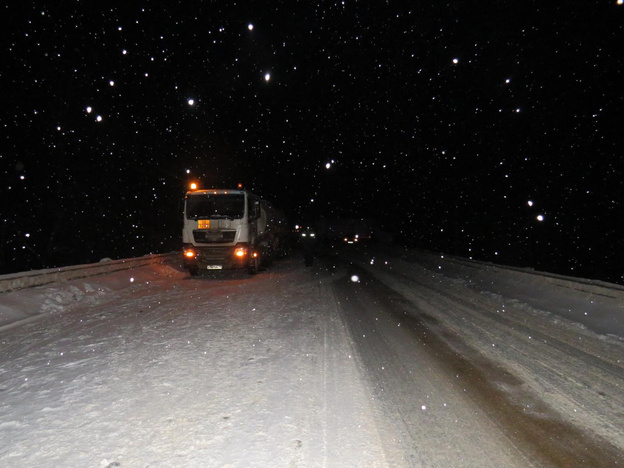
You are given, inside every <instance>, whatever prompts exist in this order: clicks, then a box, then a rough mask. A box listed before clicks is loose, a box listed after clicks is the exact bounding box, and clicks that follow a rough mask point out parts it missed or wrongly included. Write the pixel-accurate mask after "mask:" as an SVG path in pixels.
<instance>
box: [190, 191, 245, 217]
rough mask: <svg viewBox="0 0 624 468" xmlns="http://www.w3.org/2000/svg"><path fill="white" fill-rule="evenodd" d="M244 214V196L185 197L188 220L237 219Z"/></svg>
mask: <svg viewBox="0 0 624 468" xmlns="http://www.w3.org/2000/svg"><path fill="white" fill-rule="evenodd" d="M244 214H245V195H244V194H242V193H241V194H227V195H221V194H218V195H215V194H212V193H210V194H203V193H202V194H197V195H188V196H187V197H186V217H187V218H188V219H239V218H242V217H243V216H244Z"/></svg>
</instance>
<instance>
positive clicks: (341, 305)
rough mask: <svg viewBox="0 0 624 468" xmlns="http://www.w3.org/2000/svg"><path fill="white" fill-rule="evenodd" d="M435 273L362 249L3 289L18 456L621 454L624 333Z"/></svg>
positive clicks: (86, 461)
mask: <svg viewBox="0 0 624 468" xmlns="http://www.w3.org/2000/svg"><path fill="white" fill-rule="evenodd" d="M432 259H433V260H432ZM436 269H439V265H437V263H436V261H435V257H432V256H427V255H424V254H423V255H418V254H414V255H413V256H411V257H410V258H405V257H404V258H400V257H397V255H396V254H391V253H386V254H380V253H378V252H377V253H375V254H373V253H372V252H366V251H363V252H362V251H355V250H353V251H350V252H347V255H344V253H343V254H341V255H339V256H331V257H328V258H324V259H321V260H319V261H318V262H317V263H316V264H315V266H314V267H313V268H311V269H309V268H308V269H306V268H304V266H303V261H302V260H301V259H300V258H298V257H297V256H294V257H293V258H291V259H288V260H284V261H281V262H278V263H276V264H274V265H273V266H272V268H271V269H270V270H269V271H265V272H262V273H261V274H259V275H257V276H255V277H247V276H245V275H239V274H230V273H227V272H226V273H225V274H215V275H212V276H207V277H204V278H192V279H191V278H190V277H189V276H188V275H187V274H185V273H184V272H182V271H181V270H180V269H179V268H178V266H177V265H167V264H164V265H159V264H154V265H149V266H146V267H143V268H140V269H134V270H127V271H121V272H116V273H113V274H109V275H105V276H99V277H93V278H88V279H83V280H74V281H70V282H66V283H56V284H53V285H48V286H42V287H37V288H30V289H26V290H21V291H14V292H11V293H5V294H2V295H0V313H1V316H0V318H1V319H2V320H1V321H0V324H3V325H0V398H1V403H0V440H1V441H2V442H1V444H0V466H7V467H18V466H19V467H21V466H29V467H58V466H63V467H65V466H67V467H109V466H110V467H113V466H119V467H148V466H149V467H156V466H161V467H162V466H167V467H170V466H176V467H212V466H233V467H248V466H300V467H303V466H309V467H313V466H326V467H332V466H336V467H342V466H353V467H361V466H372V467H374V466H380V467H385V466H433V467H467V466H474V467H485V466H493V467H494V466H497V467H500V466H506V467H511V466H613V465H614V464H615V463H619V464H620V465H622V464H623V463H624V459H623V458H622V456H621V453H622V451H624V412H623V410H622V408H624V388H623V384H624V362H623V361H622V356H624V353H623V352H622V351H623V350H624V341H623V340H622V339H621V338H620V337H617V336H606V335H602V334H598V333H596V332H594V331H592V330H590V329H588V328H587V327H586V326H579V325H577V324H575V322H574V321H571V320H570V319H569V318H566V319H564V318H561V317H560V316H559V315H555V314H553V313H552V311H548V310H540V309H536V308H535V307H534V306H531V305H529V304H527V303H526V302H522V301H519V300H518V299H516V298H514V297H509V296H503V295H502V293H503V292H504V293H505V294H509V291H508V290H503V289H500V290H497V291H492V290H484V289H482V288H481V287H478V288H475V287H474V284H476V282H471V281H472V280H470V279H466V277H463V278H460V276H461V275H460V274H459V273H458V271H453V274H450V272H449V274H448V275H444V272H443V271H436ZM449 269H450V265H449ZM222 273H223V272H222ZM460 273H461V272H460ZM461 274H463V273H461ZM353 275H357V277H358V278H357V280H356V281H353V280H352V279H351V277H352V276H353ZM516 284H517V282H516ZM517 288H518V291H519V292H522V293H523V294H530V291H529V286H526V287H523V285H520V284H517ZM553 294H554V292H553ZM568 299H569V298H568ZM585 299H587V298H580V299H579V301H582V300H585ZM605 307H607V308H608V307H615V309H616V312H617V308H618V307H621V304H620V303H619V302H618V301H617V300H616V302H615V305H613V304H611V305H610V306H605ZM620 312H621V310H620ZM25 316H26V317H35V318H36V319H26V320H23V318H24V317H25ZM12 318H13V322H12ZM17 319H22V320H20V321H15V320H17Z"/></svg>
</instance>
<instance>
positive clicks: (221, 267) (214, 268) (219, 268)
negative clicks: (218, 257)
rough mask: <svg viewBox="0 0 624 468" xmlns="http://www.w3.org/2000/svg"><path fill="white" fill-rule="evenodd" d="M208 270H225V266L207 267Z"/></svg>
mask: <svg viewBox="0 0 624 468" xmlns="http://www.w3.org/2000/svg"><path fill="white" fill-rule="evenodd" d="M206 269H208V270H223V265H208V266H207V267H206Z"/></svg>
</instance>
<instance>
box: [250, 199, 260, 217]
mask: <svg viewBox="0 0 624 468" xmlns="http://www.w3.org/2000/svg"><path fill="white" fill-rule="evenodd" d="M250 211H251V212H250V213H249V219H258V218H259V217H260V202H259V201H254V202H253V204H252V205H251V210H250Z"/></svg>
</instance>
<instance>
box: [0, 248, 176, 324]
mask: <svg viewBox="0 0 624 468" xmlns="http://www.w3.org/2000/svg"><path fill="white" fill-rule="evenodd" d="M176 257H177V254H166V255H150V256H148V257H141V258H136V259H125V260H116V261H111V262H106V263H103V264H90V265H78V266H72V267H66V268H58V269H57V268H55V269H50V270H39V271H33V272H24V273H16V274H12V275H4V276H0V287H4V288H5V292H3V293H0V331H1V330H5V329H7V328H10V327H14V326H18V325H20V324H23V323H26V322H30V321H32V320H36V319H38V318H41V317H43V316H46V315H50V314H54V313H62V312H66V311H69V310H71V309H73V308H74V307H76V306H94V305H97V304H102V303H104V302H106V301H108V300H110V299H112V298H115V297H116V296H117V293H118V292H120V291H122V290H124V289H126V288H135V289H136V288H140V287H141V286H142V285H146V284H149V283H150V282H151V281H154V280H157V279H162V278H161V277H162V276H164V277H171V275H172V273H173V272H177V273H176V274H177V275H180V276H184V272H182V271H181V269H180V270H176V269H175V268H166V267H165V266H164V265H165V263H171V262H173V261H174V259H175V258H176ZM145 266H149V268H144V267H145ZM107 273H115V274H107ZM7 289H8V290H9V291H8V292H6V290H7Z"/></svg>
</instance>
